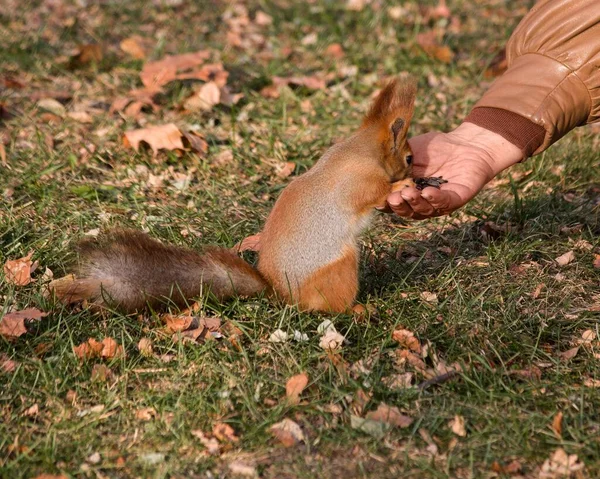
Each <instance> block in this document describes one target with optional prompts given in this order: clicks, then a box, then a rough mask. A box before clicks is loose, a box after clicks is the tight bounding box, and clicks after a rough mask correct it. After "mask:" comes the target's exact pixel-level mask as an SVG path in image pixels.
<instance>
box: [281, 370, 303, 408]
mask: <svg viewBox="0 0 600 479" xmlns="http://www.w3.org/2000/svg"><path fill="white" fill-rule="evenodd" d="M307 384H308V376H307V375H306V373H301V374H296V375H295V376H292V377H291V378H290V379H288V381H287V383H286V384H285V395H286V397H287V401H288V403H289V404H290V405H293V406H295V405H296V404H298V403H300V394H302V391H304V388H305V387H306V385H307Z"/></svg>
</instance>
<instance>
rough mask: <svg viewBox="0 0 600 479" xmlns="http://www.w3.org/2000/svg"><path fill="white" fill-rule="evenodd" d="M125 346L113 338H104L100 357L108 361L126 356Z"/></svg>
mask: <svg viewBox="0 0 600 479" xmlns="http://www.w3.org/2000/svg"><path fill="white" fill-rule="evenodd" d="M124 354H125V351H124V350H123V346H121V345H119V344H118V343H117V342H116V341H115V340H114V339H113V338H104V339H103V340H102V351H101V352H100V356H102V357H103V358H107V359H113V358H117V357H122V356H124Z"/></svg>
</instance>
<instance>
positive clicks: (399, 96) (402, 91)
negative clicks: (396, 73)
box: [363, 77, 417, 153]
mask: <svg viewBox="0 0 600 479" xmlns="http://www.w3.org/2000/svg"><path fill="white" fill-rule="evenodd" d="M416 94H417V85H416V83H415V81H414V80H413V79H411V78H408V77H397V78H395V79H393V80H392V81H390V82H389V83H388V84H387V85H386V86H385V87H384V88H383V90H381V92H380V93H379V95H377V98H375V101H374V102H373V105H371V108H370V109H369V112H368V113H367V115H366V116H365V118H364V120H363V127H372V126H374V127H376V128H377V132H378V133H377V137H378V139H379V141H380V142H381V143H382V146H383V147H384V149H385V150H386V153H387V152H390V150H391V151H392V153H393V152H395V151H396V150H398V148H400V147H401V146H402V145H403V144H404V142H405V141H406V135H407V133H408V127H409V125H410V120H411V119H412V116H413V111H414V106H415V96H416Z"/></svg>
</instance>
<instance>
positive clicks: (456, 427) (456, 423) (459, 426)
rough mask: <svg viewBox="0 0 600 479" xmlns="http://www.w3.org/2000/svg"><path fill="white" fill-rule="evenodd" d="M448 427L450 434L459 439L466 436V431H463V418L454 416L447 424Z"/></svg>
mask: <svg viewBox="0 0 600 479" xmlns="http://www.w3.org/2000/svg"><path fill="white" fill-rule="evenodd" d="M448 427H450V429H452V432H453V433H454V434H456V435H457V436H460V437H465V436H466V435H467V430H466V429H465V418H464V417H462V416H459V415H458V414H457V415H456V416H454V419H453V420H452V421H450V422H449V423H448Z"/></svg>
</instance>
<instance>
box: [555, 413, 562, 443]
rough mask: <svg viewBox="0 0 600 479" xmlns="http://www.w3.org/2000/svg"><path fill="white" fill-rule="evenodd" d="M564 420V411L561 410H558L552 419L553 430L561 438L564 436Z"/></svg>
mask: <svg viewBox="0 0 600 479" xmlns="http://www.w3.org/2000/svg"><path fill="white" fill-rule="evenodd" d="M562 420H563V413H562V412H561V411H558V412H557V413H556V415H555V416H554V419H552V430H553V431H554V434H556V437H557V438H558V439H561V437H562Z"/></svg>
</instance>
